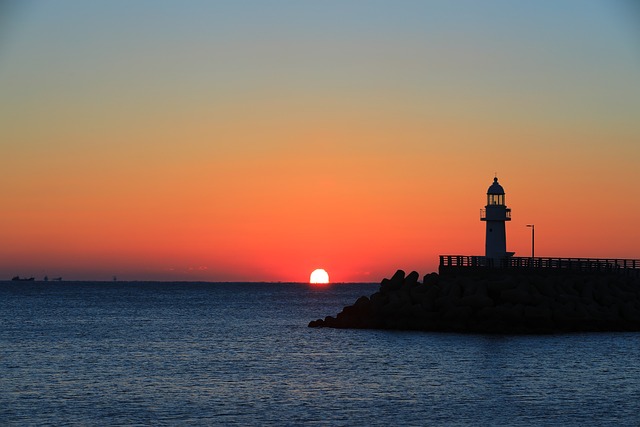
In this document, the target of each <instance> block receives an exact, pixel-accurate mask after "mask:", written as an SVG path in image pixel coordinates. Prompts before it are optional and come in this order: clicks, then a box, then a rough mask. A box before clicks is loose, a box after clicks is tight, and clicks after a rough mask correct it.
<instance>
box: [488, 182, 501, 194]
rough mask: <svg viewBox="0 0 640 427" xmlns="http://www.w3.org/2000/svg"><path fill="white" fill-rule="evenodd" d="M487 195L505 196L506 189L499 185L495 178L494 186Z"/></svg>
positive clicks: (492, 185)
mask: <svg viewBox="0 0 640 427" xmlns="http://www.w3.org/2000/svg"><path fill="white" fill-rule="evenodd" d="M487 194H504V188H502V185H500V184H498V178H493V184H491V186H490V187H489V189H488V190H487Z"/></svg>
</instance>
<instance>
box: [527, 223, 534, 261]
mask: <svg viewBox="0 0 640 427" xmlns="http://www.w3.org/2000/svg"><path fill="white" fill-rule="evenodd" d="M527 227H531V259H532V260H533V257H534V254H535V251H534V249H535V244H536V227H535V225H534V224H527Z"/></svg>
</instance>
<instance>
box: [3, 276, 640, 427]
mask: <svg viewBox="0 0 640 427" xmlns="http://www.w3.org/2000/svg"><path fill="white" fill-rule="evenodd" d="M377 288H378V286H377V285H362V284H341V285H331V286H327V287H311V286H309V285H306V284H276V283H253V284H249V283H246V284H240V283H238V284H213V283H210V284H207V283H144V282H138V283H136V282H134V283H125V282H118V283H98V282H70V283H51V282H49V283H46V284H45V283H11V282H2V283H0V425H187V424H188V425H249V426H266V425H277V426H286V425H292V426H295V425H344V426H347V425H348V426H352V425H363V426H365V425H434V426H438V425H473V426H477V425H497V426H499V425H508V426H514V425H575V426H577V425H581V426H582V425H599V426H601V425H640V334H637V333H610V334H609V333H597V334H574V335H550V336H500V335H497V336H492V335H463V334H442V333H424V332H400V331H372V330H334V329H313V328H308V327H307V324H308V322H309V321H310V320H313V319H316V318H320V317H324V316H326V315H335V314H336V313H337V312H338V311H340V309H341V308H342V307H343V306H345V305H347V304H351V303H353V302H355V300H356V299H357V297H359V296H361V295H370V294H371V293H373V292H375V291H376V290H377Z"/></svg>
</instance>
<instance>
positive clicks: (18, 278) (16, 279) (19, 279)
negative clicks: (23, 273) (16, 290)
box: [11, 276, 36, 282]
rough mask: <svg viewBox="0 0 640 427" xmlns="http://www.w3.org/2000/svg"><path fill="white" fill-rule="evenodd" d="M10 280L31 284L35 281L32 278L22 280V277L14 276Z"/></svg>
mask: <svg viewBox="0 0 640 427" xmlns="http://www.w3.org/2000/svg"><path fill="white" fill-rule="evenodd" d="M11 280H12V281H14V282H33V281H34V280H36V279H34V278H33V277H29V278H26V277H24V278H23V277H20V276H16V277H14V278H13V279H11Z"/></svg>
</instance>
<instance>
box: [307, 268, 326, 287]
mask: <svg viewBox="0 0 640 427" xmlns="http://www.w3.org/2000/svg"><path fill="white" fill-rule="evenodd" d="M309 283H318V284H322V283H329V273H327V272H326V271H325V270H323V269H322V268H318V269H317V270H313V273H311V278H310V279H309Z"/></svg>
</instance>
